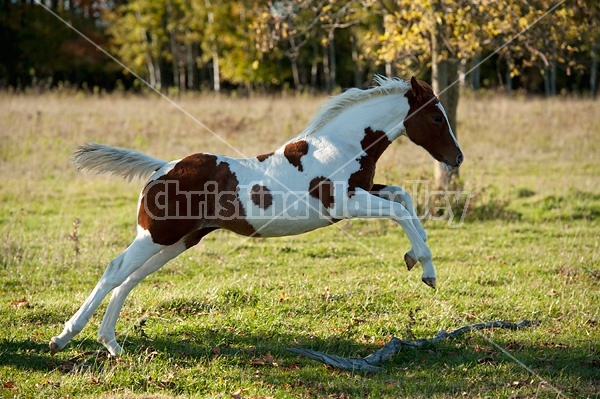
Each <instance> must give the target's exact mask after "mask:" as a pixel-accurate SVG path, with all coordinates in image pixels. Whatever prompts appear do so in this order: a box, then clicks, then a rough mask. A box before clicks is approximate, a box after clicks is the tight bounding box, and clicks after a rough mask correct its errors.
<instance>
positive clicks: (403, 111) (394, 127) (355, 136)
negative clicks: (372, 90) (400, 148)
mask: <svg viewBox="0 0 600 399" xmlns="http://www.w3.org/2000/svg"><path fill="white" fill-rule="evenodd" d="M408 110H409V104H408V99H407V98H406V97H405V96H404V94H403V93H393V94H383V95H380V96H374V97H371V98H368V99H365V100H362V101H358V102H356V103H354V104H350V105H349V106H347V107H346V108H344V110H343V111H341V112H340V113H339V114H337V115H336V116H334V117H333V118H331V120H329V121H328V122H327V123H325V124H324V125H323V126H322V127H321V128H319V129H317V130H316V131H315V132H313V133H311V135H314V136H317V137H318V136H328V137H330V138H331V139H334V140H335V141H338V140H343V141H355V140H358V142H360V140H361V139H362V138H363V137H364V133H365V129H367V128H370V129H371V130H374V131H381V132H383V133H385V135H386V136H387V137H388V140H389V141H394V140H395V139H396V138H398V137H399V136H400V135H401V134H402V133H403V132H404V119H405V118H406V115H407V113H408Z"/></svg>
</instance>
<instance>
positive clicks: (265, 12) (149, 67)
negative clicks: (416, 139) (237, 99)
mask: <svg viewBox="0 0 600 399" xmlns="http://www.w3.org/2000/svg"><path fill="white" fill-rule="evenodd" d="M40 3H41V4H40ZM50 11H52V12H54V13H56V14H57V15H59V16H60V17H61V18H64V19H65V20H66V21H68V23H70V24H71V25H72V26H73V27H75V28H77V29H78V30H79V31H81V32H82V33H83V34H84V35H86V36H87V37H88V38H90V39H91V40H93V41H94V42H95V43H97V44H98V45H99V46H101V47H102V48H104V49H106V50H107V51H108V52H109V53H111V54H113V55H115V57H116V58H118V59H119V60H121V61H122V62H123V63H124V64H125V65H126V66H127V67H128V68H130V69H131V71H133V72H134V73H136V74H138V75H139V76H141V77H142V78H143V79H144V80H146V81H147V82H148V84H149V85H151V86H152V87H154V88H156V89H157V90H163V91H168V90H173V89H175V90H177V91H189V90H193V91H196V90H213V91H222V90H232V89H235V90H243V91H248V92H251V91H265V92H270V91H278V90H282V89H283V90H286V89H293V90H300V91H306V90H309V91H327V92H331V91H333V90H336V89H339V88H345V87H350V86H357V87H364V86H367V85H369V84H370V82H371V78H372V75H373V73H380V74H383V75H394V76H403V77H408V76H411V75H416V76H419V77H422V78H424V79H426V80H429V81H432V82H433V85H434V89H435V90H436V91H438V92H440V91H444V89H445V88H446V87H447V86H449V85H450V84H451V83H452V82H454V81H455V80H457V79H458V80H460V82H461V85H463V86H466V87H470V88H472V89H480V88H494V89H496V88H502V89H504V90H506V91H512V90H515V89H519V90H524V91H527V92H532V93H545V94H546V95H555V94H559V93H561V92H577V93H591V94H592V95H594V94H595V93H596V92H597V90H598V89H597V86H598V58H599V56H600V55H599V53H600V4H599V3H598V2H597V1H596V0H566V1H562V2H561V1H555V0H528V1H525V0H504V1H495V0H348V1H339V0H256V1H255V0H230V1H218V0H115V1H105V0H45V1H44V0H39V1H33V0H29V1H27V0H22V1H18V0H12V1H11V0H0V50H1V54H2V56H1V57H0V59H1V61H0V86H1V87H5V88H6V87H13V88H16V89H23V88H26V87H29V86H35V87H41V88H45V87H47V88H52V87H54V86H57V85H62V84H71V85H75V86H77V87H83V88H86V87H87V88H89V89H90V90H91V89H93V88H94V87H96V89H106V90H114V89H116V88H124V89H137V88H139V87H140V85H141V83H140V82H139V81H138V80H137V79H135V78H134V77H133V76H132V74H131V73H129V72H128V71H124V70H123V68H122V67H120V66H119V65H118V64H116V63H115V62H114V61H112V60H110V59H109V58H108V57H106V56H105V55H104V54H102V53H101V52H99V51H98V50H97V49H96V48H95V47H94V46H93V45H91V44H90V43H89V42H88V41H86V40H85V39H84V38H82V37H81V36H79V35H78V34H77V33H76V32H74V31H73V30H72V29H70V28H69V27H68V26H66V25H65V24H63V23H62V22H61V21H59V20H58V19H57V18H56V17H55V16H54V15H52V13H51V12H50ZM507 43H508V44H507ZM483 60H485V62H483V63H482V64H481V65H479V66H478V64H479V63H480V62H481V61H483ZM452 87H454V86H452ZM445 93H447V96H448V98H446V100H445V101H450V102H451V101H453V100H452V97H453V96H458V94H457V93H453V92H452V89H450V90H448V91H445Z"/></svg>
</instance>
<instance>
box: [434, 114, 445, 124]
mask: <svg viewBox="0 0 600 399" xmlns="http://www.w3.org/2000/svg"><path fill="white" fill-rule="evenodd" d="M443 121H444V118H443V117H442V116H441V115H434V116H433V123H442V122H443Z"/></svg>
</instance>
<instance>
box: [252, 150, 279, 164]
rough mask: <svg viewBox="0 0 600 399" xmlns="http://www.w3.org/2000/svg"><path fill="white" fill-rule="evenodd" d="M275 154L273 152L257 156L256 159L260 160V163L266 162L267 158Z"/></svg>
mask: <svg viewBox="0 0 600 399" xmlns="http://www.w3.org/2000/svg"><path fill="white" fill-rule="evenodd" d="M273 154H275V152H273V151H271V152H269V153H266V154H262V155H257V156H256V159H258V162H264V161H265V160H266V159H267V158H269V157H270V156H271V155H273Z"/></svg>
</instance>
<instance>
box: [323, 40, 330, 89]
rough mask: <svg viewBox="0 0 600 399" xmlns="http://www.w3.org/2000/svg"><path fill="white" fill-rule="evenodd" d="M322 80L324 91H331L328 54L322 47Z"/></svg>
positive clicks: (325, 48)
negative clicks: (323, 80) (323, 81)
mask: <svg viewBox="0 0 600 399" xmlns="http://www.w3.org/2000/svg"><path fill="white" fill-rule="evenodd" d="M322 50H323V78H324V79H325V91H327V92H329V90H331V80H330V79H331V70H330V68H329V54H328V52H327V47H326V46H325V47H323V49H322Z"/></svg>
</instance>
